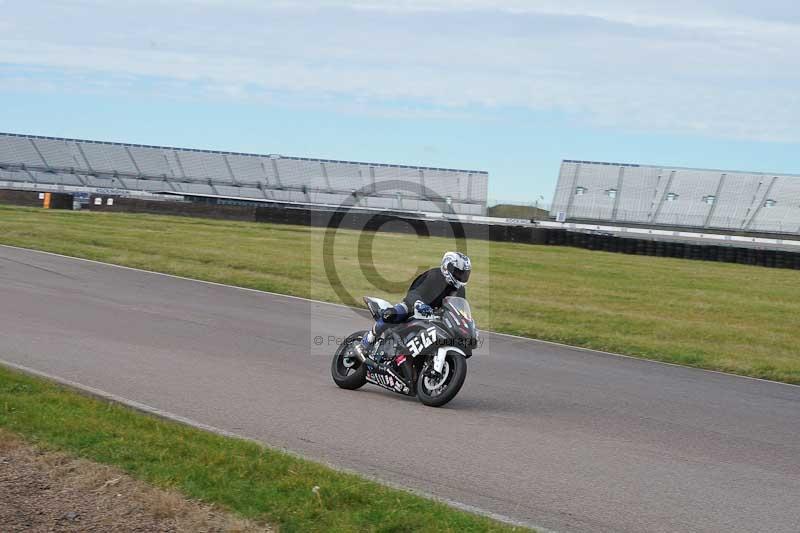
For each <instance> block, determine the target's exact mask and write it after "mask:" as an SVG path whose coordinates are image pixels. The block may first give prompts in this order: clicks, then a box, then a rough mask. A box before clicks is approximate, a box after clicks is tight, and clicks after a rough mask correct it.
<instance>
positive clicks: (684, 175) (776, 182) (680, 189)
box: [550, 160, 800, 233]
mask: <svg viewBox="0 0 800 533" xmlns="http://www.w3.org/2000/svg"><path fill="white" fill-rule="evenodd" d="M559 213H564V214H565V215H566V218H567V220H592V221H600V222H616V223H623V224H624V223H636V224H645V225H653V226H687V227H692V228H716V229H725V230H734V231H759V232H775V233H800V176H792V175H777V174H763V173H752V172H751V173H747V172H734V171H724V170H704V169H690V168H679V167H668V166H664V167H658V166H649V165H634V164H623V163H603V162H594V161H574V160H565V161H563V162H562V164H561V172H560V174H559V179H558V184H557V186H556V192H555V195H554V197H553V204H552V207H551V211H550V214H551V215H552V216H554V217H557V216H558V214H559Z"/></svg>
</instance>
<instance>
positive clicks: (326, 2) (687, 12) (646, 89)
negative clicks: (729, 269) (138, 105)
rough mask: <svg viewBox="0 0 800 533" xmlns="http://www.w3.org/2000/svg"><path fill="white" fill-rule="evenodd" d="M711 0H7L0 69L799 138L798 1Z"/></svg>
mask: <svg viewBox="0 0 800 533" xmlns="http://www.w3.org/2000/svg"><path fill="white" fill-rule="evenodd" d="M704 6H705V7H698V6H696V5H695V3H693V2H688V1H687V0H679V1H676V2H670V3H666V2H655V1H650V0H648V1H642V2H637V3H635V5H633V6H632V5H631V4H630V3H629V2H622V1H619V0H607V1H604V2H598V1H588V0H584V1H580V0H562V1H559V2H556V1H550V0H547V1H539V2H527V1H522V0H503V1H499V2H495V1H491V2H490V1H489V0H458V1H456V0H449V1H439V2H434V1H432V0H405V1H402V2H397V1H393V2H389V1H381V0H359V1H356V2H342V1H337V0H321V1H318V2H303V3H293V2H282V3H279V4H274V3H273V4H270V5H269V6H267V5H265V4H264V3H262V2H255V1H239V2H222V1H217V0H200V1H185V2H178V3H171V4H166V5H165V4H163V3H156V2H151V3H143V2H117V3H114V4H113V5H110V4H107V3H104V2H92V1H81V2H64V1H61V2H51V3H50V5H49V9H46V10H43V9H41V8H40V7H41V6H36V7H35V6H30V7H29V6H26V5H24V4H16V5H14V7H13V8H12V9H10V21H11V23H10V24H8V26H7V28H6V31H4V33H3V36H2V38H0V63H5V64H8V65H15V67H14V68H8V67H7V68H6V72H9V73H10V74H9V75H14V76H16V77H17V80H16V81H15V83H16V84H18V83H20V79H21V78H20V77H19V75H18V72H16V73H15V72H14V71H15V70H17V71H23V72H24V71H26V70H30V69H32V68H36V69H46V71H47V72H49V73H50V77H51V78H52V79H51V80H50V82H51V83H52V81H53V80H55V83H56V84H57V85H60V86H61V87H64V90H75V87H76V86H78V85H79V84H76V83H73V82H71V81H70V80H74V78H75V77H79V76H86V75H89V76H91V77H92V78H94V79H95V80H96V81H97V83H92V84H90V85H91V87H92V90H95V91H102V90H104V87H103V83H101V82H100V80H101V79H106V82H104V83H105V84H106V86H107V89H105V90H108V91H109V92H111V91H114V88H115V87H122V88H125V89H126V90H136V89H137V87H141V86H144V85H147V84H149V86H150V89H149V90H163V91H166V92H170V91H171V90H173V92H174V93H176V94H178V93H183V94H187V92H192V91H193V92H194V94H192V95H191V96H192V97H204V96H205V97H209V98H224V99H231V100H240V99H259V100H272V99H273V98H274V95H275V94H276V93H280V94H284V95H292V94H294V95H296V96H297V97H298V98H299V99H300V100H309V101H311V100H314V99H320V98H323V97H326V96H327V97H335V99H336V100H337V101H338V102H339V103H340V104H341V103H342V102H344V104H343V105H345V107H347V109H349V110H361V111H359V112H369V113H387V114H392V113H398V109H400V110H403V109H409V110H420V109H424V110H425V111H424V112H425V113H431V112H441V113H444V114H445V115H448V114H453V115H458V116H462V115H463V114H464V113H474V114H485V110H486V109H493V108H522V109H534V110H556V111H561V112H565V113H566V114H567V115H568V116H569V117H571V119H572V120H580V121H582V122H585V123H587V124H594V125H601V126H604V127H609V128H623V129H629V130H630V129H634V130H639V129H641V130H656V131H666V132H677V133H686V132H691V133H701V134H703V135H708V136H713V137H735V138H747V139H759V140H783V141H793V142H797V141H800V129H798V128H797V127H796V124H798V123H800V103H799V102H798V97H797V96H796V95H797V93H798V89H800V74H798V73H800V68H799V67H800V60H799V59H798V54H797V52H796V51H797V50H800V32H798V31H797V30H798V29H800V28H798V26H797V24H796V21H797V20H798V17H797V16H796V15H797V14H796V8H794V7H793V5H792V4H789V3H783V2H773V3H771V4H770V3H767V4H764V3H761V4H759V5H758V6H756V7H758V9H756V7H753V6H751V5H750V4H748V3H744V2H738V1H734V2H722V0H719V1H718V2H711V3H706V4H704ZM65 20H69V24H65V23H64V21H65ZM32 80H33V79H32ZM59 80H60V81H59ZM45 81H46V80H43V79H42V75H41V74H39V75H38V76H37V77H36V79H35V83H37V84H39V86H40V87H46V86H47V85H46V84H45ZM31 83H34V81H31ZM176 87H180V88H179V89H176ZM171 88H172V89H171ZM187 88H188V91H187ZM40 90H42V89H40ZM482 111H483V112H482ZM409 113H410V114H412V115H413V113H412V112H410V111H409Z"/></svg>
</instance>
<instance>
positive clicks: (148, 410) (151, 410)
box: [0, 245, 556, 533]
mask: <svg viewBox="0 0 800 533" xmlns="http://www.w3.org/2000/svg"><path fill="white" fill-rule="evenodd" d="M0 246H2V245H0ZM0 365H3V366H6V367H8V368H11V369H14V370H17V371H19V372H22V373H24V374H28V375H31V376H35V377H38V378H42V379H46V380H48V381H51V382H54V383H56V384H59V385H63V386H65V387H69V388H70V389H75V391H76V392H78V393H82V394H84V395H87V396H92V397H95V398H99V399H101V400H106V401H111V402H114V403H118V404H121V405H124V406H126V407H130V408H131V409H134V410H136V411H139V412H142V413H145V414H148V415H152V416H155V417H157V418H161V419H164V420H168V421H171V422H177V423H179V424H183V425H185V426H190V427H194V428H197V429H201V430H203V431H208V432H209V433H214V434H217V435H220V436H223V437H229V438H234V439H240V440H243V441H247V442H252V443H254V444H257V445H259V446H262V447H264V448H267V449H270V450H273V451H278V452H281V453H285V454H287V455H290V456H292V457H295V458H297V459H302V460H304V461H309V462H311V463H314V464H318V465H322V466H325V467H328V468H330V469H332V470H334V471H336V472H339V473H342V474H350V475H354V476H358V477H360V478H362V479H366V480H368V481H372V482H375V483H378V484H380V485H383V486H385V487H389V488H392V489H396V490H401V491H403V492H406V493H410V494H413V495H415V496H421V497H423V498H427V499H429V500H433V501H436V502H440V503H444V504H446V505H448V506H450V507H453V508H455V509H458V510H460V511H466V512H468V513H471V514H475V515H478V516H483V517H486V518H491V519H493V520H497V521H499V522H503V523H505V524H509V525H512V526H518V527H524V528H526V529H529V528H534V529H535V530H536V531H537V533H556V532H555V531H553V530H551V529H546V528H543V527H541V526H537V525H535V524H532V523H527V522H522V521H520V520H515V519H513V518H511V517H508V516H505V515H502V514H499V513H495V512H492V511H487V510H485V509H481V508H480V507H476V506H473V505H469V504H466V503H461V502H458V501H455V500H450V499H448V498H443V497H441V496H436V495H434V494H430V493H427V492H424V491H421V490H416V489H412V488H409V487H405V486H403V485H400V484H398V483H393V482H390V481H385V480H383V479H380V478H378V477H375V476H372V475H370V474H365V473H363V472H358V471H357V470H352V469H349V468H342V467H340V466H336V465H334V464H331V463H328V462H327V461H322V460H320V459H316V458H313V457H309V456H306V455H304V454H302V453H299V452H296V451H293V450H289V449H286V448H281V447H277V446H272V445H270V444H268V443H266V442H263V441H260V440H257V439H253V438H250V437H245V436H244V435H240V434H238V433H234V432H232V431H228V430H226V429H222V428H218V427H216V426H210V425H208V424H204V423H202V422H198V421H197V420H193V419H191V418H187V417H185V416H181V415H177V414H174V413H170V412H169V411H165V410H163V409H159V408H157V407H152V406H149V405H147V404H144V403H141V402H137V401H136V400H130V399H128V398H125V397H123V396H119V395H117V394H113V393H111V392H106V391H104V390H102V389H98V388H95V387H92V386H90V385H84V384H82V383H78V382H77V381H72V380H70V379H66V378H62V377H59V376H56V375H54V374H50V373H47V372H43V371H41V370H36V369H35V368H31V367H29V366H25V365H21V364H19V363H14V362H12V361H8V360H5V359H0Z"/></svg>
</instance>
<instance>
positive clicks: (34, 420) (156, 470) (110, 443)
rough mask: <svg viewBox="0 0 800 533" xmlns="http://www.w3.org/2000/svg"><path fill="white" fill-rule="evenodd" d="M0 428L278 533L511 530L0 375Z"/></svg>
mask: <svg viewBox="0 0 800 533" xmlns="http://www.w3.org/2000/svg"><path fill="white" fill-rule="evenodd" d="M0 427H2V428H4V429H7V430H9V431H12V432H13V433H16V434H18V435H21V436H22V437H23V438H24V439H26V440H28V441H30V442H33V443H34V444H36V445H38V446H41V447H45V448H50V449H55V450H59V451H64V452H68V453H70V454H73V455H76V456H79V457H83V458H86V459H90V460H92V461H95V462H98V463H103V464H108V465H114V466H117V467H119V468H121V469H122V470H124V471H126V472H128V473H130V474H131V475H133V476H134V477H136V478H139V479H142V480H145V481H147V482H149V483H152V484H153V485H155V486H157V487H162V488H168V489H176V490H178V491H180V492H181V493H183V494H185V495H187V496H189V497H190V498H194V499H199V500H202V501H205V502H208V503H214V504H218V505H221V506H222V507H223V508H225V509H229V510H231V511H233V512H235V513H237V514H239V515H241V516H243V517H245V518H250V519H254V520H258V521H260V522H263V521H266V522H267V523H268V524H270V525H272V526H277V527H278V530H279V531H282V532H287V533H288V532H293V531H299V532H306V531H325V532H328V531H375V532H378V531H383V532H402V531H430V532H440V531H450V532H461V531H514V530H517V531H519V530H521V528H512V527H510V526H506V525H504V524H500V523H498V522H494V521H492V520H489V519H487V518H483V517H479V516H475V515H471V514H468V513H465V512H462V511H458V510H455V509H453V508H450V507H447V506H446V505H443V504H440V503H435V502H432V501H430V500H428V499H425V498H422V497H419V496H414V495H412V494H409V493H407V492H404V491H400V490H396V489H391V488H388V487H385V486H383V485H379V484H376V483H373V482H371V481H367V480H365V479H363V478H360V477H358V476H355V475H350V474H343V473H341V472H337V471H335V470H332V469H330V468H328V467H325V466H322V465H319V464H316V463H313V462H310V461H305V460H302V459H298V458H296V457H292V456H290V455H287V454H285V453H282V452H278V451H275V450H271V449H268V448H264V447H263V446H260V445H258V444H255V443H253V442H249V441H244V440H239V439H233V438H228V437H221V436H219V435H215V434H212V433H208V432H205V431H200V430H197V429H194V428H191V427H188V426H183V425H180V424H176V423H172V422H167V421H164V420H160V419H157V418H154V417H151V416H147V415H143V414H140V413H138V412H135V411H133V410H131V409H128V408H125V407H121V406H119V405H117V404H112V403H107V402H103V401H99V400H96V399H92V398H88V397H85V396H82V395H80V394H77V393H75V392H73V391H70V390H66V389H64V388H61V387H59V386H56V385H53V384H51V383H48V382H45V381H43V380H39V379H36V378H31V377H28V376H25V375H22V374H19V373H16V372H11V371H8V370H5V369H3V368H2V367H0Z"/></svg>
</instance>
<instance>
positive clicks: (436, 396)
mask: <svg viewBox="0 0 800 533" xmlns="http://www.w3.org/2000/svg"><path fill="white" fill-rule="evenodd" d="M430 365H433V357H432V356H431V357H430V359H428V361H426V362H425V365H424V366H423V367H422V371H421V372H420V373H419V376H418V377H417V398H419V401H421V402H422V403H424V404H425V405H428V406H430V407H441V406H443V405H444V404H446V403H447V402H449V401H450V400H452V399H453V398H455V397H456V394H458V391H460V390H461V386H462V385H464V380H466V379H467V360H466V359H465V358H464V356H463V355H461V354H460V353H458V352H456V351H449V352H447V356H446V357H445V366H444V367H443V368H442V374H444V375H445V378H444V379H443V381H444V383H443V384H440V386H441V385H444V386H445V388H444V390H441V391H440V392H438V393H437V389H438V387H435V388H433V389H431V388H429V385H431V384H434V385H435V383H432V382H431V380H430V379H429V378H428V377H426V374H427V370H428V367H429V366H430Z"/></svg>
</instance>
